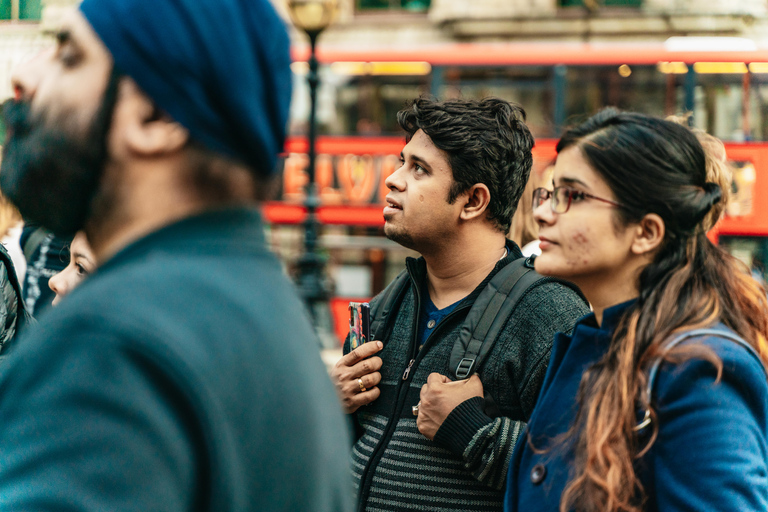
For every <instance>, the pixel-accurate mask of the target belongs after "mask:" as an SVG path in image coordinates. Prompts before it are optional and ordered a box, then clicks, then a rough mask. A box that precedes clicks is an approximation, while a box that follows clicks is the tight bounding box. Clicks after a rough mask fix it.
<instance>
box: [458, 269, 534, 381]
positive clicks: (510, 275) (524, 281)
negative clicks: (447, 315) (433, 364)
mask: <svg viewBox="0 0 768 512" xmlns="http://www.w3.org/2000/svg"><path fill="white" fill-rule="evenodd" d="M542 279H546V278H545V277H543V276H541V275H539V274H537V273H536V272H535V271H534V270H533V265H532V263H531V262H530V261H529V260H528V259H526V258H518V259H516V260H515V261H513V262H511V263H509V264H508V265H506V266H505V267H504V268H502V269H501V270H499V272H498V273H497V274H496V275H495V276H493V278H492V279H491V280H490V282H489V283H488V284H487V285H486V287H485V288H484V289H483V291H482V292H480V295H478V297H477V299H476V300H475V302H474V304H473V305H472V308H471V309H470V310H469V313H468V314H467V318H466V320H464V324H462V326H461V329H460V331H459V337H458V339H457V340H456V342H455V343H454V345H453V349H452V350H451V359H450V363H449V368H451V371H452V373H453V375H452V377H453V378H454V379H456V380H461V379H466V378H468V377H469V376H470V375H472V373H474V372H475V371H477V369H478V368H479V367H480V366H481V365H482V362H483V359H484V358H485V356H486V355H487V354H488V352H490V350H491V348H492V346H493V344H494V342H495V341H496V338H497V337H498V335H499V332H501V329H502V327H503V326H504V324H505V323H506V320H507V318H509V316H510V315H511V314H512V311H513V310H514V309H515V307H516V306H517V303H518V302H519V301H520V298H521V297H522V296H523V295H525V293H526V292H527V291H528V290H529V289H530V288H531V287H532V286H533V285H535V284H536V283H537V282H539V281H541V280H542Z"/></svg>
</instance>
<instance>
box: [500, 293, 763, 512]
mask: <svg viewBox="0 0 768 512" xmlns="http://www.w3.org/2000/svg"><path fill="white" fill-rule="evenodd" d="M628 305H629V303H625V304H621V305H618V306H614V307H612V308H609V309H607V310H606V311H605V312H604V315H603V325H602V326H600V327H598V326H597V323H596V321H595V317H594V315H593V314H590V315H588V316H586V317H584V318H582V319H581V320H580V321H579V322H578V323H577V324H576V327H575V328H574V331H573V335H572V336H566V335H563V334H558V335H557V336H556V338H555V344H554V348H553V352H552V358H551V359H550V365H549V369H548V371H547V375H546V377H545V379H544V384H543V387H542V390H541V394H540V395H539V401H538V403H537V405H536V408H535V410H534V412H533V414H532V416H531V419H530V422H529V424H528V433H529V436H530V439H531V440H532V441H533V443H534V446H536V448H545V447H547V440H551V439H553V438H554V437H555V436H557V435H559V434H562V433H564V432H566V431H567V430H568V428H569V427H570V426H571V423H572V421H573V420H574V418H575V416H576V395H577V391H578V387H579V383H580V381H581V376H582V373H583V371H584V370H586V369H587V368H589V367H590V366H591V365H592V364H594V363H595V362H597V361H598V360H599V359H600V358H601V356H602V355H603V354H604V353H605V352H606V350H607V348H608V345H609V343H610V340H611V336H612V333H613V331H614V329H615V328H616V326H617V324H618V322H619V320H620V318H621V315H622V313H623V312H624V311H625V310H626V308H627V307H628ZM719 327H720V328H724V326H722V325H721V326H719ZM700 340H701V338H698V339H697V341H688V343H691V342H698V341H700ZM704 343H706V344H707V345H708V346H709V347H711V348H712V349H713V350H714V351H715V353H716V354H717V355H718V356H719V357H720V358H721V359H722V361H723V374H722V379H721V381H720V382H719V383H717V384H715V378H716V370H715V368H714V366H713V365H712V364H711V363H709V362H706V361H703V360H700V359H693V360H689V361H686V362H685V363H683V364H681V365H672V364H663V365H662V366H661V369H660V371H659V374H658V375H657V377H656V385H655V387H654V394H653V400H654V403H655V410H656V412H657V414H658V425H659V436H658V439H657V440H656V442H655V443H654V445H653V447H652V448H651V449H650V451H649V452H648V453H647V454H646V455H644V456H643V457H642V459H640V460H639V461H638V462H637V463H636V465H635V467H636V471H637V473H638V475H639V476H640V479H641V481H642V483H643V486H644V488H645V491H646V494H647V497H648V500H647V502H646V504H645V507H644V510H647V511H664V512H674V511H684V510H685V511H691V510H707V511H716V510H723V511H726V510H727V511H734V510H738V511H739V512H747V511H760V512H765V511H766V510H768V382H767V381H766V373H765V371H764V369H763V367H762V365H761V364H760V362H759V361H758V360H757V358H755V356H754V355H753V354H750V353H749V352H748V351H747V350H746V349H745V348H744V347H742V346H740V345H738V344H736V343H735V342H733V341H730V340H726V339H724V338H719V337H709V338H705V339H704ZM528 439H529V437H528V436H521V440H522V442H519V443H518V446H517V449H516V450H515V454H514V456H513V459H512V463H511V466H510V471H509V474H508V481H507V494H506V497H505V510H506V511H507V512H528V511H553V512H555V511H557V510H558V507H559V505H560V498H561V495H562V493H563V490H564V489H565V487H566V485H567V483H568V481H569V478H568V476H569V470H570V467H571V463H572V459H573V453H572V451H571V450H570V449H569V448H567V446H566V447H565V448H563V447H562V446H561V447H558V448H556V449H552V450H548V451H546V452H545V453H534V450H533V449H532V448H531V446H530V444H529V443H528V442H527V441H528Z"/></svg>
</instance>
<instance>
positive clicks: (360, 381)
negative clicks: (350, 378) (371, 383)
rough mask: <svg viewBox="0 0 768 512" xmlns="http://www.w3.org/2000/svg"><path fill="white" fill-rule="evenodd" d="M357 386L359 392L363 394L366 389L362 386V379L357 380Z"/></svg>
mask: <svg viewBox="0 0 768 512" xmlns="http://www.w3.org/2000/svg"><path fill="white" fill-rule="evenodd" d="M357 385H358V386H360V392H361V393H365V392H366V391H368V389H367V388H366V387H365V385H363V379H357Z"/></svg>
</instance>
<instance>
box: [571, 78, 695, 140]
mask: <svg viewBox="0 0 768 512" xmlns="http://www.w3.org/2000/svg"><path fill="white" fill-rule="evenodd" d="M566 80H567V85H566V91H567V92H566V97H565V113H566V124H569V125H570V124H575V123H578V122H579V121H581V120H584V119H585V118H586V117H588V116H590V115H592V114H594V113H595V112H597V111H598V110H600V109H601V108H603V107H607V106H612V107H617V108H621V109H626V110H633V111H636V112H642V113H644V114H651V115H656V116H667V115H673V114H679V113H680V111H681V110H682V105H683V102H682V96H683V78H682V75H675V74H664V73H661V72H659V71H658V70H657V68H656V66H639V65H638V66H635V65H632V66H627V65H614V66H568V68H567V73H566Z"/></svg>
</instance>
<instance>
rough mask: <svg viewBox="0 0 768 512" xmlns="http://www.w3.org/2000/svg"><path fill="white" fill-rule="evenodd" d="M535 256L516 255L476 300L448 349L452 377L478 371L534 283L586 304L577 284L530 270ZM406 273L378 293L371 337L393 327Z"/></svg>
mask: <svg viewBox="0 0 768 512" xmlns="http://www.w3.org/2000/svg"><path fill="white" fill-rule="evenodd" d="M533 260H534V257H530V258H518V259H516V260H514V261H512V262H511V263H509V264H507V265H506V266H504V267H503V268H502V269H501V270H499V272H498V273H497V274H496V275H495V276H493V278H491V280H490V282H489V283H488V284H487V285H486V286H485V288H484V289H483V290H482V291H481V292H480V295H478V297H477V299H475V302H474V304H472V308H471V309H470V310H469V313H467V318H466V319H465V320H464V323H463V324H462V326H461V330H460V332H459V338H458V339H457V340H456V342H455V344H454V345H453V349H452V350H451V358H450V364H449V368H451V375H450V377H451V378H452V379H453V380H462V379H467V378H469V377H470V376H471V375H472V374H473V373H475V372H477V371H478V370H479V369H480V368H481V367H482V364H483V360H484V359H485V357H486V356H487V355H488V353H489V352H490V351H491V348H493V344H494V342H495V341H496V338H498V335H499V332H500V331H501V329H502V328H503V327H504V324H505V322H506V320H507V318H509V317H510V316H512V313H513V312H514V310H515V308H516V307H517V304H518V303H519V302H520V299H521V298H522V297H523V295H525V294H526V293H527V292H528V291H529V290H531V289H532V288H534V287H535V286H537V285H539V284H542V283H546V282H558V283H560V284H562V285H564V286H567V287H569V288H571V289H572V290H574V291H575V292H576V293H577V294H578V295H579V297H581V299H582V300H583V301H584V302H585V303H586V304H588V302H587V299H586V298H585V297H584V295H583V294H582V293H581V290H579V288H578V287H576V285H574V284H573V283H569V282H568V281H563V280H560V279H557V278H553V277H545V276H542V275H541V274H538V273H537V272H536V271H535V270H533ZM408 279H409V277H408V272H407V271H406V270H403V271H402V272H400V274H398V276H397V277H396V278H395V280H394V281H392V283H390V285H389V286H387V287H386V288H385V289H384V291H383V292H381V299H380V300H379V301H378V302H377V303H376V305H375V306H373V307H372V308H371V339H372V340H383V339H385V338H386V337H387V336H389V333H390V331H391V329H392V324H393V322H392V321H390V319H391V318H394V315H392V312H393V311H394V310H396V309H397V307H398V306H399V305H400V302H401V300H402V296H403V294H404V293H405V290H407V289H408Z"/></svg>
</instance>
